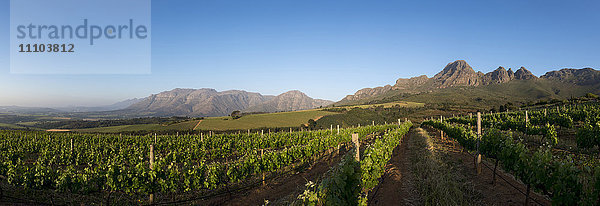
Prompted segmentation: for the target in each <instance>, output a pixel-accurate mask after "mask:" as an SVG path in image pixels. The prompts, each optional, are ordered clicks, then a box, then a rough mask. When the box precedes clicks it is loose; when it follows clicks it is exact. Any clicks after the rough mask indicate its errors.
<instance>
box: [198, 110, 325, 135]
mask: <svg viewBox="0 0 600 206" xmlns="http://www.w3.org/2000/svg"><path fill="white" fill-rule="evenodd" d="M333 114H337V113H335V112H328V111H321V110H303V111H294V112H279V113H269V114H253V115H247V116H242V117H241V118H239V119H233V118H231V117H209V118H205V119H204V120H202V122H200V125H198V127H197V128H196V129H197V130H216V131H224V130H245V129H254V128H275V127H299V126H300V125H302V124H306V123H307V122H308V120H309V119H318V118H320V117H323V116H328V115H333Z"/></svg>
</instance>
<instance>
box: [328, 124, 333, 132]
mask: <svg viewBox="0 0 600 206" xmlns="http://www.w3.org/2000/svg"><path fill="white" fill-rule="evenodd" d="M329 131H331V134H333V124H330V125H329Z"/></svg>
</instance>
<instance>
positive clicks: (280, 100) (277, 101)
mask: <svg viewBox="0 0 600 206" xmlns="http://www.w3.org/2000/svg"><path fill="white" fill-rule="evenodd" d="M332 103H333V101H329V100H322V99H313V98H310V97H309V96H307V95H306V94H304V93H302V92H300V91H298V90H292V91H289V92H285V93H283V94H280V95H278V96H276V97H274V98H273V99H271V100H268V101H266V102H264V103H262V104H259V105H255V106H251V107H249V108H246V109H244V110H243V111H244V112H281V111H296V110H305V109H313V108H318V107H323V106H327V105H330V104H332Z"/></svg>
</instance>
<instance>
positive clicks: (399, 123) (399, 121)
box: [398, 118, 406, 126]
mask: <svg viewBox="0 0 600 206" xmlns="http://www.w3.org/2000/svg"><path fill="white" fill-rule="evenodd" d="M405 119H406V118H405ZM405 121H406V120H405ZM400 124H401V123H400V119H398V126H400Z"/></svg>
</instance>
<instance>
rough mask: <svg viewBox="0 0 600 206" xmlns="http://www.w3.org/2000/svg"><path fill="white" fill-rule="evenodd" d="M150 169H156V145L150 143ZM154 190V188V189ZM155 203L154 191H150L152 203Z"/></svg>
mask: <svg viewBox="0 0 600 206" xmlns="http://www.w3.org/2000/svg"><path fill="white" fill-rule="evenodd" d="M150 170H154V145H150ZM152 190H154V188H153V189H152ZM153 203H154V191H153V192H152V193H150V204H153Z"/></svg>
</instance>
